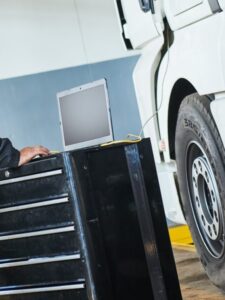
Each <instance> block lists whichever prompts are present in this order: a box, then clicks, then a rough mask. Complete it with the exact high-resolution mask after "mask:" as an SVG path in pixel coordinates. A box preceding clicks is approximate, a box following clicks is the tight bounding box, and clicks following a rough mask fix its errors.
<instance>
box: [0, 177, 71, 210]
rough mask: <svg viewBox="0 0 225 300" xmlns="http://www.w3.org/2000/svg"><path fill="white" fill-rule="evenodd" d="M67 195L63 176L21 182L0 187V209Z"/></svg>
mask: <svg viewBox="0 0 225 300" xmlns="http://www.w3.org/2000/svg"><path fill="white" fill-rule="evenodd" d="M67 193H68V187H67V184H66V177H65V176H63V175H57V176H51V177H47V178H41V179H35V180H29V181H23V182H18V183H13V184H8V185H2V186H0V199H1V204H0V208H3V207H8V206H14V205H20V204H24V203H30V202H34V200H41V199H43V198H44V200H46V199H48V198H50V199H52V198H59V197H60V196H61V195H62V194H67Z"/></svg>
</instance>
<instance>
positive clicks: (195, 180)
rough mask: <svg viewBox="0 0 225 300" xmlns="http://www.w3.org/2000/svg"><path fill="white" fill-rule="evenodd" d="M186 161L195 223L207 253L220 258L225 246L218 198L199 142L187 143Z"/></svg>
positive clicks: (214, 181)
mask: <svg viewBox="0 0 225 300" xmlns="http://www.w3.org/2000/svg"><path fill="white" fill-rule="evenodd" d="M186 163H187V168H186V170H187V181H188V188H189V195H190V200H191V207H192V212H193V216H194V219H195V223H196V225H197V228H198V231H199V234H200V236H201V239H202V241H203V243H204V244H205V246H206V248H207V250H208V252H209V253H210V254H211V255H212V256H213V257H215V258H220V257H221V256H222V255H223V253H224V248H225V243H224V219H223V215H222V206H221V199H220V195H219V190H218V186H217V183H216V180H215V176H214V173H213V170H212V167H211V165H210V163H209V160H208V158H207V155H206V153H205V151H204V150H203V149H202V147H201V145H200V144H199V143H197V142H191V143H190V144H189V146H188V150H187V158H186Z"/></svg>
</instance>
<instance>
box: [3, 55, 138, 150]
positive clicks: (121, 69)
mask: <svg viewBox="0 0 225 300" xmlns="http://www.w3.org/2000/svg"><path fill="white" fill-rule="evenodd" d="M137 59H138V57H137V56H135V57H129V58H122V59H117V60H111V61H106V62H101V63H96V64H93V65H86V66H80V67H74V68H68V69H63V70H57V71H51V72H45V73H41V74H34V75H29V76H23V77H18V78H11V79H5V80H0V102H1V110H0V120H1V122H0V124H1V126H0V136H1V137H5V136H6V137H9V138H10V139H11V140H12V141H13V143H14V144H15V146H16V147H18V148H22V147H24V146H25V145H35V144H43V145H46V146H47V147H49V148H50V149H56V150H62V141H61V133H60V127H59V115H58V108H57V99H56V94H57V92H59V91H63V90H67V89H70V88H73V87H75V86H79V85H81V84H85V83H87V82H90V81H93V80H98V79H100V78H106V80H107V85H108V92H109V100H110V104H111V113H112V122H113V130H114V136H115V138H116V139H121V138H125V137H126V135H127V134H128V133H134V134H138V133H139V131H140V128H141V122H140V118H139V113H138V107H137V102H136V97H135V92H134V87H133V82H132V70H133V68H134V65H135V63H136V61H137Z"/></svg>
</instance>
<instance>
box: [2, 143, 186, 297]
mask: <svg viewBox="0 0 225 300" xmlns="http://www.w3.org/2000/svg"><path fill="white" fill-rule="evenodd" d="M53 299H54V300H72V299H73V300H122V299H123V300H125V299H129V300H134V299H135V300H137V299H141V300H147V299H148V300H150V299H155V300H156V299H157V300H159V299H171V300H174V299H181V296H180V289H179V283H178V279H177V273H176V268H175V264H174V259H173V254H172V250H171V246H170V242H169V237H168V231H167V226H166V220H165V215H164V210H163V205H162V201H161V195H160V190H159V185H158V179H157V174H156V169H155V165H154V159H153V154H152V150H151V145H150V141H149V140H148V139H146V140H144V141H142V142H140V143H138V144H132V145H117V146H112V147H108V148H101V147H94V148H89V149H82V150H77V151H70V152H64V153H59V154H57V155H53V156H49V157H46V158H42V159H37V160H34V161H31V162H30V163H29V164H27V165H24V166H22V167H20V168H15V169H3V170H0V300H53Z"/></svg>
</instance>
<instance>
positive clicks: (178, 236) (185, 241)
mask: <svg viewBox="0 0 225 300" xmlns="http://www.w3.org/2000/svg"><path fill="white" fill-rule="evenodd" d="M169 235H170V240H171V243H172V245H173V246H175V247H179V248H185V249H186V248H188V249H190V250H191V249H194V244H193V240H192V237H191V233H190V230H189V228H188V226H187V225H181V226H175V227H170V228H169Z"/></svg>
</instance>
